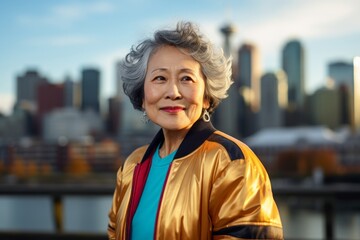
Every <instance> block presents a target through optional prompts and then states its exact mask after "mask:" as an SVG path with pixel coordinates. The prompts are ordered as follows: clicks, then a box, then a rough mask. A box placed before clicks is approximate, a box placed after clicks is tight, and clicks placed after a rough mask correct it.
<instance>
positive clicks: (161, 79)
mask: <svg viewBox="0 0 360 240" xmlns="http://www.w3.org/2000/svg"><path fill="white" fill-rule="evenodd" d="M154 80H156V81H164V80H165V77H163V76H156V77H155V78H154Z"/></svg>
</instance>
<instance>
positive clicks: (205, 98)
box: [203, 96, 210, 109]
mask: <svg viewBox="0 0 360 240" xmlns="http://www.w3.org/2000/svg"><path fill="white" fill-rule="evenodd" d="M209 107H210V100H209V98H208V97H206V96H205V97H204V101H203V109H208V108H209Z"/></svg>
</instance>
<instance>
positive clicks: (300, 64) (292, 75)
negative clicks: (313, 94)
mask: <svg viewBox="0 0 360 240" xmlns="http://www.w3.org/2000/svg"><path fill="white" fill-rule="evenodd" d="M282 68H283V70H284V71H285V73H286V74H287V78H288V87H289V90H288V91H289V93H288V103H289V105H290V107H295V108H302V107H303V105H304V100H305V76H304V49H303V47H302V45H301V43H300V42H299V41H298V40H292V41H289V42H287V43H286V45H285V47H284V48H283V51H282Z"/></svg>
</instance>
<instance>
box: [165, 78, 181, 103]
mask: <svg viewBox="0 0 360 240" xmlns="http://www.w3.org/2000/svg"><path fill="white" fill-rule="evenodd" d="M166 98H169V99H172V100H176V99H180V98H181V93H180V90H179V87H178V86H177V84H176V83H172V82H169V84H168V88H167V93H166Z"/></svg>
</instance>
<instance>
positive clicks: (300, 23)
mask: <svg viewBox="0 0 360 240" xmlns="http://www.w3.org/2000/svg"><path fill="white" fill-rule="evenodd" d="M358 9H360V2H359V1H357V0H317V1H310V0H302V1H286V0H270V1H266V0H252V1H250V0H238V1H236V0H232V1H231V0H228V1H224V0H206V1H205V0H198V1H188V0H183V1H160V0H153V1H144V0H135V1H105V0H104V1H101V0H87V1H80V0H78V1H70V0H64V1H47V0H36V1H35V0H27V1H22V0H12V1H5V0H1V1H0V238H1V239H106V228H107V213H108V210H109V208H110V204H111V201H112V198H111V197H112V192H113V189H114V187H115V181H116V171H117V169H118V167H119V166H120V165H121V164H122V162H123V161H124V159H125V158H126V156H127V155H128V154H129V153H130V152H131V151H132V150H133V149H134V148H136V147H138V146H140V145H142V144H146V143H148V142H149V141H150V140H151V139H152V137H153V136H154V134H155V133H156V132H157V131H158V127H157V126H154V125H152V124H151V123H148V124H145V123H143V122H142V121H141V113H140V112H137V111H135V110H134V109H133V107H132V105H131V104H130V101H129V100H128V99H127V97H126V96H124V93H123V92H122V85H121V81H120V76H121V72H119V71H118V64H119V62H120V61H121V60H122V59H123V58H124V57H125V55H126V53H127V52H128V51H129V49H130V48H131V46H132V45H134V44H137V43H139V42H140V41H141V40H142V39H144V38H145V37H150V36H151V35H152V34H153V32H154V31H155V30H157V29H159V28H172V27H174V26H175V25H176V23H177V22H178V21H180V20H186V21H193V22H194V23H196V24H197V25H198V26H199V28H200V30H201V31H202V32H203V33H204V34H205V35H206V36H207V37H208V38H209V39H210V40H211V41H212V42H214V44H215V45H217V46H220V47H222V48H223V49H224V52H225V54H226V55H227V56H231V57H232V59H233V79H234V84H233V86H232V88H231V90H230V92H229V97H228V99H226V100H225V101H223V102H222V104H221V105H220V106H219V108H218V109H217V111H216V112H215V114H214V115H213V116H212V120H213V123H214V125H215V127H217V128H218V129H220V130H223V131H225V132H227V133H229V134H231V135H233V136H235V137H237V138H239V139H241V140H242V141H244V142H245V143H247V144H248V145H249V146H250V147H251V148H252V149H253V151H254V152H255V153H256V154H257V155H258V156H259V158H260V159H261V161H262V163H263V164H264V166H265V167H266V169H267V170H268V173H269V175H270V178H271V180H272V185H273V192H274V196H275V198H276V200H277V203H278V206H279V210H280V214H281V217H282V221H283V225H284V233H285V237H286V239H360V228H359V226H360V204H359V199H360V134H359V128H360V41H359V39H360V15H359V14H358Z"/></svg>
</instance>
